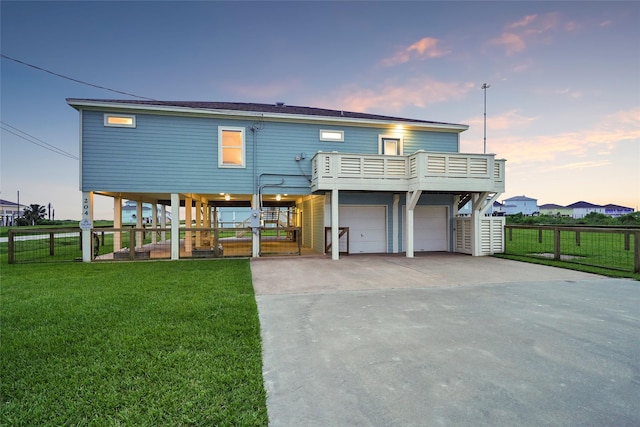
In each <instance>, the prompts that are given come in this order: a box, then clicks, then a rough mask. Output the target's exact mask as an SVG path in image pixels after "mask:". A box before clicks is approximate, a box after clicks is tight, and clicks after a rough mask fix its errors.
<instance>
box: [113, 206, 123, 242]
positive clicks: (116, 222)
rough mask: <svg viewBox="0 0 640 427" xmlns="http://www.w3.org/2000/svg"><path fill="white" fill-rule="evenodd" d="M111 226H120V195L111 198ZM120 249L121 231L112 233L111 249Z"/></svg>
mask: <svg viewBox="0 0 640 427" xmlns="http://www.w3.org/2000/svg"><path fill="white" fill-rule="evenodd" d="M113 228H122V197H119V196H118V197H114V198H113ZM120 249H122V232H119V231H115V232H114V233H113V251H114V252H118V251H119V250H120Z"/></svg>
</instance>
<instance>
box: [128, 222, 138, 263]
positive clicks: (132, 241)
mask: <svg viewBox="0 0 640 427" xmlns="http://www.w3.org/2000/svg"><path fill="white" fill-rule="evenodd" d="M129 259H130V260H131V261H133V260H135V259H136V233H135V232H134V231H133V228H132V229H131V230H129Z"/></svg>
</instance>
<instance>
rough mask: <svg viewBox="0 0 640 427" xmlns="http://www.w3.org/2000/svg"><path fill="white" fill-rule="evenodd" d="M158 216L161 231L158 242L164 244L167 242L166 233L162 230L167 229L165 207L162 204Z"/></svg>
mask: <svg viewBox="0 0 640 427" xmlns="http://www.w3.org/2000/svg"><path fill="white" fill-rule="evenodd" d="M160 215H162V216H161V217H160V228H161V229H162V231H161V232H160V241H161V242H164V241H165V240H167V232H166V231H164V229H165V228H167V206H166V205H164V204H163V205H162V206H161V207H160Z"/></svg>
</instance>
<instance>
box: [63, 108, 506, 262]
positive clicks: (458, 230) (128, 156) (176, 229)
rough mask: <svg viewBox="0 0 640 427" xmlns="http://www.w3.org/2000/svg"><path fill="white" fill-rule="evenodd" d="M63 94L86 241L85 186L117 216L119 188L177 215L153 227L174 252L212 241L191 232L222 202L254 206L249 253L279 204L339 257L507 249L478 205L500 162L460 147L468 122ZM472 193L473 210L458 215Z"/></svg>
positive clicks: (496, 182)
mask: <svg viewBox="0 0 640 427" xmlns="http://www.w3.org/2000/svg"><path fill="white" fill-rule="evenodd" d="M67 102H68V104H69V105H70V106H72V107H73V108H75V109H76V110H78V111H79V113H80V117H79V118H80V153H81V170H80V188H81V191H82V196H83V197H82V199H83V221H82V224H84V227H83V229H84V230H85V231H84V239H85V242H86V243H89V242H90V241H91V240H90V239H91V232H92V229H91V227H92V221H93V214H92V212H93V197H94V195H102V196H107V197H112V198H113V199H114V212H115V214H114V216H115V217H114V227H115V228H118V227H121V225H122V212H121V207H122V202H123V200H135V201H138V202H140V205H142V204H143V203H149V204H151V205H152V206H153V207H154V209H156V210H157V209H161V210H162V209H166V208H167V207H169V208H170V209H171V213H172V221H171V224H170V225H168V224H158V223H157V221H154V223H153V224H152V227H158V228H162V229H163V233H166V241H167V242H170V243H168V244H170V247H171V251H170V256H171V258H172V259H177V258H179V257H181V256H183V255H181V247H186V248H187V251H186V253H187V254H188V253H189V251H190V250H191V248H196V247H200V246H203V245H214V243H212V242H208V241H205V239H201V238H199V237H198V236H197V235H195V234H193V233H185V230H187V231H188V230H189V228H191V227H198V230H202V229H205V228H211V229H212V231H215V230H213V228H214V227H212V225H215V224H217V223H218V222H217V221H215V215H216V209H219V208H222V207H238V208H240V207H242V208H244V209H245V210H246V211H247V212H249V218H248V221H247V222H246V223H244V224H243V226H244V227H245V228H246V230H247V235H246V236H247V237H246V238H247V239H248V240H249V241H250V242H251V244H252V246H251V247H252V249H251V252H250V255H251V256H254V257H257V256H260V255H261V249H260V233H261V230H262V229H263V228H264V227H265V224H266V220H265V218H266V217H265V215H266V213H268V212H272V211H273V210H274V209H276V210H277V209H279V208H286V209H287V212H289V219H288V221H289V222H288V225H291V226H293V227H296V229H297V232H296V233H295V236H296V238H297V239H299V240H300V242H301V244H302V245H303V246H304V247H305V248H308V249H309V250H313V251H315V252H318V253H326V254H327V255H330V256H331V257H332V258H333V259H336V260H337V259H339V257H340V254H341V253H406V256H407V257H413V256H414V253H415V252H416V251H447V252H463V253H468V254H471V255H486V254H491V253H495V252H502V251H503V247H504V241H503V240H504V239H503V225H504V219H503V218H499V217H491V216H486V215H485V213H486V211H487V210H488V209H489V208H490V207H491V206H492V204H493V202H494V201H495V200H496V199H497V198H498V197H499V196H500V195H501V194H502V193H503V192H504V189H505V160H500V159H496V158H495V155H493V154H470V153H460V133H461V132H463V131H465V130H466V129H467V128H468V126H466V125H462V124H453V123H441V122H434V121H426V120H415V119H407V118H400V117H388V116H381V115H374V114H365V113H354V112H348V111H340V110H329V109H322V108H310V107H299V106H290V105H285V104H283V103H276V104H254V103H225V102H182V101H138V100H105V99H67ZM469 201H471V203H472V204H471V212H470V215H469V216H466V217H461V216H458V215H457V213H458V209H459V208H461V207H462V206H464V205H465V204H466V203H467V202H469ZM178 213H180V214H178ZM141 216H142V215H138V217H141ZM152 217H153V218H165V215H162V214H160V215H156V214H154V215H152ZM82 224H81V225H82ZM194 242H195V243H194ZM332 242H338V244H332ZM115 245H116V246H117V243H116V244H115ZM181 245H182V246H181ZM90 246H91V245H90V244H84V245H83V247H84V248H87V249H85V253H84V254H83V260H85V261H90V260H91V257H92V254H91V251H90V250H89V249H88V248H90ZM114 249H118V248H117V247H114ZM183 252H184V250H183ZM225 253H226V251H225Z"/></svg>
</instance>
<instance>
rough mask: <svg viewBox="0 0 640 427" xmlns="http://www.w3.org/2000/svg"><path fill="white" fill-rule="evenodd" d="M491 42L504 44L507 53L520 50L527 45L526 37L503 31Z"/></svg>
mask: <svg viewBox="0 0 640 427" xmlns="http://www.w3.org/2000/svg"><path fill="white" fill-rule="evenodd" d="M491 44H495V45H502V46H504V48H505V49H506V53H507V55H511V54H513V53H516V52H520V51H521V50H524V48H525V47H527V45H526V43H525V41H524V39H523V38H522V37H521V36H519V35H518V34H514V33H502V34H501V35H500V36H499V37H496V38H494V39H491Z"/></svg>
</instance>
